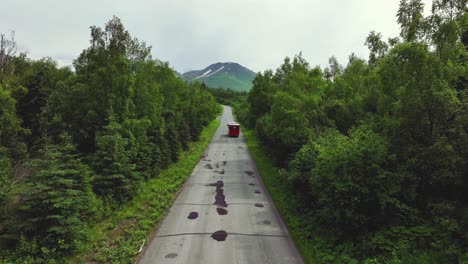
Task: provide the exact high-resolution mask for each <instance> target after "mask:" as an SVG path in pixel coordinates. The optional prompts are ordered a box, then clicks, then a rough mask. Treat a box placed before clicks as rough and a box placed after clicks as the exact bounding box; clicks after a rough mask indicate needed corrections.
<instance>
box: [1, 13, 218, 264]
mask: <svg viewBox="0 0 468 264" xmlns="http://www.w3.org/2000/svg"><path fill="white" fill-rule="evenodd" d="M0 44H1V49H0V262H2V261H3V262H7V263H11V262H13V263H43V262H47V263H53V262H54V261H55V262H57V263H62V262H63V261H64V259H68V258H70V256H71V255H76V254H78V255H79V254H80V253H82V252H95V251H96V252H95V254H94V255H93V256H92V257H95V258H96V259H95V260H96V261H98V262H100V261H104V260H109V261H110V260H112V261H114V260H117V259H119V260H123V261H122V262H127V263H128V262H131V261H129V260H130V259H131V256H132V257H134V256H135V253H136V251H135V246H136V244H138V243H142V241H141V239H143V238H147V234H148V232H149V231H150V230H151V229H152V228H154V223H155V221H157V220H159V219H161V218H162V217H163V216H164V210H165V209H166V208H167V207H168V205H169V204H170V203H171V201H172V200H171V198H172V195H173V193H174V192H175V191H176V190H177V187H179V186H180V184H181V182H183V179H184V177H186V176H188V173H187V171H189V170H190V166H192V164H193V162H194V161H193V160H194V159H197V157H199V152H200V149H202V148H203V144H204V143H203V142H205V141H206V138H207V137H208V134H203V135H202V136H200V135H201V132H202V131H203V129H204V127H206V126H207V125H208V124H210V122H211V121H212V120H213V119H214V118H215V116H216V115H217V114H218V113H219V111H220V106H219V105H218V104H217V103H216V101H215V99H214V97H213V96H212V95H211V94H210V93H209V92H208V91H207V90H206V89H205V88H203V87H201V86H200V85H198V84H186V83H185V82H184V81H182V80H181V79H180V78H178V77H177V76H176V74H175V72H174V71H173V70H172V69H171V68H170V67H169V65H168V63H165V62H161V61H159V60H157V59H153V58H151V55H150V51H151V47H148V46H147V45H146V44H145V43H144V42H142V41H139V40H138V39H136V38H134V37H132V36H131V35H130V34H129V32H128V31H127V30H125V28H124V26H123V24H122V23H121V21H120V20H119V19H118V18H117V17H114V18H113V19H111V20H110V21H109V22H108V23H107V24H106V25H105V27H104V28H100V27H96V26H93V27H91V39H90V46H89V47H88V48H87V49H85V50H83V51H82V53H81V54H80V55H79V57H78V58H76V60H75V61H74V63H73V66H74V71H72V70H71V69H70V68H59V67H57V64H56V62H54V61H52V60H51V59H42V60H31V59H28V58H27V57H26V55H25V54H17V52H16V51H17V49H16V45H17V44H16V42H15V40H14V35H13V34H12V35H11V36H10V35H4V34H2V38H1V43H0ZM214 126H215V124H214V123H211V125H210V127H209V130H208V131H207V132H206V133H210V132H209V131H212V129H214ZM200 139H202V141H201V142H200V143H193V142H197V141H199V140H200ZM191 146H192V147H193V149H191ZM187 151H188V152H187ZM190 151H194V152H190ZM181 153H182V154H181ZM181 155H182V156H181ZM176 162H179V163H177V164H178V165H177V167H176V168H175V167H171V164H175V163H176ZM168 168H169V169H168ZM150 190H151V191H150ZM144 199H156V200H154V201H152V202H151V203H150V202H148V203H145V202H143V201H144ZM132 206H135V208H132ZM147 206H150V207H152V206H154V207H155V208H147ZM140 209H141V210H142V211H141V215H140V211H139V210H140ZM136 215H138V216H136ZM150 221H153V222H150ZM107 234H109V235H110V237H107ZM104 237H105V238H104ZM124 240H128V241H124ZM137 240H140V241H137ZM97 248H99V250H97ZM117 248H118V249H117ZM105 250H109V251H108V252H104V251H105ZM83 255H84V256H85V257H86V258H87V257H89V255H88V254H84V253H83Z"/></svg>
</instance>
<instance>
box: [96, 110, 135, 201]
mask: <svg viewBox="0 0 468 264" xmlns="http://www.w3.org/2000/svg"><path fill="white" fill-rule="evenodd" d="M120 131H121V125H120V124H118V123H117V121H116V119H115V116H114V114H113V113H112V110H111V111H110V114H109V124H108V125H107V126H104V130H103V131H101V132H99V133H98V135H97V137H96V147H97V150H96V153H95V155H94V169H95V171H96V176H95V179H94V184H93V187H94V191H95V192H96V193H97V194H98V195H100V196H108V197H112V198H113V199H115V200H116V201H118V202H123V201H125V200H127V199H128V198H130V197H131V196H132V195H133V194H134V192H135V190H136V186H137V185H138V179H139V178H140V177H139V174H138V173H137V172H136V171H135V167H136V166H135V165H134V164H132V163H130V160H129V154H130V153H129V151H128V150H127V149H126V147H127V145H128V140H127V139H125V138H123V137H122V135H121V132H120Z"/></svg>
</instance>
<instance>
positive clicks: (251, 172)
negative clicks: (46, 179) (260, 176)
mask: <svg viewBox="0 0 468 264" xmlns="http://www.w3.org/2000/svg"><path fill="white" fill-rule="evenodd" d="M244 172H245V173H247V175H249V176H250V177H254V174H255V173H254V172H253V171H251V170H246V171H244Z"/></svg>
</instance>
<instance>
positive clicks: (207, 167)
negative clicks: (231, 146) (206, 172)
mask: <svg viewBox="0 0 468 264" xmlns="http://www.w3.org/2000/svg"><path fill="white" fill-rule="evenodd" d="M203 167H205V169H210V170H212V169H213V167H211V164H205V166H203Z"/></svg>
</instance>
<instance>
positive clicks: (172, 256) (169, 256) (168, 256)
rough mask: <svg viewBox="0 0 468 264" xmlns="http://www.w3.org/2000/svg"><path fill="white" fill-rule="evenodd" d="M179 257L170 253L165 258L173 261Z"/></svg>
mask: <svg viewBox="0 0 468 264" xmlns="http://www.w3.org/2000/svg"><path fill="white" fill-rule="evenodd" d="M177 256H178V254H177V253H169V254H167V255H166V256H165V258H171V259H172V258H175V257H177Z"/></svg>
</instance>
